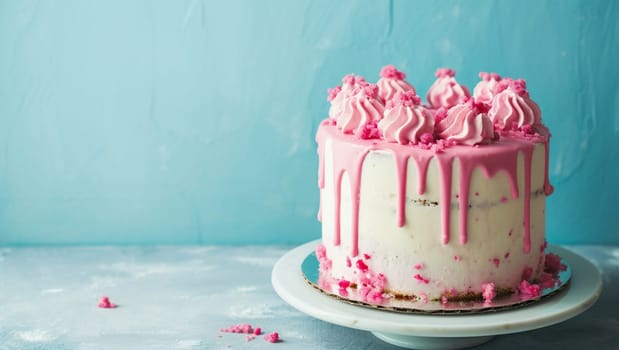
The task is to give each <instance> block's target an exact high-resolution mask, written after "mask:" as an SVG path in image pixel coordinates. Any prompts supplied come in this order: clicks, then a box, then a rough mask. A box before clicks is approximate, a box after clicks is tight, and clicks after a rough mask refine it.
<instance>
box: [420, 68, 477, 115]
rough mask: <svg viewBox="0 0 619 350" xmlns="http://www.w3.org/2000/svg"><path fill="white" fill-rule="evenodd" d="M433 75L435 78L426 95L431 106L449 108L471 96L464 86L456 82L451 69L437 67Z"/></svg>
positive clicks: (454, 73)
mask: <svg viewBox="0 0 619 350" xmlns="http://www.w3.org/2000/svg"><path fill="white" fill-rule="evenodd" d="M435 75H436V77H437V79H436V81H435V82H434V84H432V86H430V89H429V90H428V94H427V96H426V97H427V99H428V102H430V106H432V108H440V107H445V108H450V107H453V106H455V105H457V104H460V103H463V102H465V101H466V100H467V98H469V97H470V96H471V93H470V92H469V90H468V89H467V88H466V86H464V85H460V84H458V82H457V81H456V79H455V75H456V72H455V71H454V70H453V69H449V68H439V69H437V70H436V74H435Z"/></svg>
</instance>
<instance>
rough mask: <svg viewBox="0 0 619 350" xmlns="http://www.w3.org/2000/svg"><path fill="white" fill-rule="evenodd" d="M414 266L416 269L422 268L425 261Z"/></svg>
mask: <svg viewBox="0 0 619 350" xmlns="http://www.w3.org/2000/svg"><path fill="white" fill-rule="evenodd" d="M413 268H415V270H421V269H423V263H421V264H416V265H415V266H413Z"/></svg>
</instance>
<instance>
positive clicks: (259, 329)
mask: <svg viewBox="0 0 619 350" xmlns="http://www.w3.org/2000/svg"><path fill="white" fill-rule="evenodd" d="M261 333H262V328H260V327H256V329H254V335H260V334H261Z"/></svg>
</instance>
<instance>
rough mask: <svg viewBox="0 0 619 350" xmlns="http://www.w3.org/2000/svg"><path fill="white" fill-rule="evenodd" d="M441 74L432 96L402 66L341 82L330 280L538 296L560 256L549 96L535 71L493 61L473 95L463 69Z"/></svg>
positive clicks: (330, 198)
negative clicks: (546, 116) (539, 88)
mask: <svg viewBox="0 0 619 350" xmlns="http://www.w3.org/2000/svg"><path fill="white" fill-rule="evenodd" d="M435 75H436V81H435V82H434V84H432V86H431V87H430V88H429V90H428V92H427V94H426V100H427V101H426V102H425V103H424V102H423V101H422V99H421V97H419V96H418V95H417V91H416V89H415V87H414V86H413V85H412V84H410V83H409V82H408V81H407V80H406V75H405V74H404V72H401V71H399V70H398V69H396V68H395V67H394V66H391V65H390V66H386V67H384V68H383V69H382V70H381V72H380V79H379V80H378V81H377V82H376V84H372V83H368V82H367V81H366V79H364V78H363V77H361V76H356V75H352V74H351V75H347V76H345V77H344V78H343V79H342V85H341V86H337V87H335V88H333V89H329V91H328V100H329V101H330V109H329V116H328V118H326V119H325V120H323V121H322V122H321V123H320V125H319V127H318V131H317V134H316V141H317V144H318V155H319V157H318V158H319V167H318V168H319V169H318V184H319V188H320V209H319V212H318V220H319V221H321V223H322V240H321V244H320V245H319V246H318V247H317V248H316V255H317V258H318V260H319V261H320V269H321V272H320V273H321V281H323V282H324V281H329V283H325V285H331V286H333V285H335V286H338V287H337V288H336V289H337V290H335V291H334V293H336V294H339V295H341V296H344V297H345V296H347V295H348V293H349V292H350V291H352V290H355V292H356V293H359V294H360V295H361V296H362V298H363V301H367V302H370V303H381V302H382V301H384V299H385V298H413V299H414V300H420V301H423V302H427V301H434V300H436V301H443V302H446V301H449V300H462V299H482V300H485V301H488V302H491V301H492V300H493V299H494V298H496V297H500V296H501V295H502V294H510V293H522V294H527V293H528V294H529V295H531V296H537V295H539V288H540V286H542V287H543V285H544V283H547V282H548V279H549V276H548V273H547V271H548V269H547V267H548V266H547V265H548V264H554V263H556V256H551V258H549V259H548V261H546V252H545V248H546V233H545V206H546V196H548V195H550V194H551V193H552V191H553V188H552V186H551V185H550V184H549V181H548V155H549V152H548V150H549V148H548V147H549V138H550V134H549V132H548V129H547V128H546V127H545V126H544V124H543V123H542V119H541V111H540V108H539V107H538V105H537V104H536V103H535V102H534V101H533V100H532V99H531V97H530V96H529V92H528V91H527V89H526V83H525V81H524V80H521V79H511V78H502V77H500V76H499V75H498V74H495V73H480V78H481V81H479V82H478V83H477V84H476V86H475V87H474V89H473V94H472V95H471V93H470V90H469V89H468V88H467V87H466V86H464V85H462V84H460V83H459V82H458V81H457V80H456V78H455V72H454V71H453V70H451V69H446V68H440V69H438V70H437V71H436V74H435ZM545 267H546V269H545ZM545 270H546V272H545Z"/></svg>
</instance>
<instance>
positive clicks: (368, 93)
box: [360, 84, 378, 98]
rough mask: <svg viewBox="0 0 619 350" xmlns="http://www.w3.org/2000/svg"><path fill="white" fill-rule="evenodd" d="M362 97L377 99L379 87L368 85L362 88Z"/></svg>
mask: <svg viewBox="0 0 619 350" xmlns="http://www.w3.org/2000/svg"><path fill="white" fill-rule="evenodd" d="M360 93H361V95H362V96H363V97H366V98H376V97H377V96H378V86H377V85H376V84H367V85H364V86H363V87H362V88H361V91H360Z"/></svg>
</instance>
